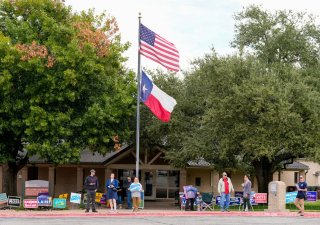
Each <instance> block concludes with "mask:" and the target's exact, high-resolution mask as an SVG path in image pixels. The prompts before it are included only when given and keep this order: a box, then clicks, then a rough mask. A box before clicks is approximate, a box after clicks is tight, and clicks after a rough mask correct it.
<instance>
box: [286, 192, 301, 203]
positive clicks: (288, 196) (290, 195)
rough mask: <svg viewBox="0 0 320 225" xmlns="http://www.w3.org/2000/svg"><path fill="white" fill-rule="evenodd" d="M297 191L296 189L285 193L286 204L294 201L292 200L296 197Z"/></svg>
mask: <svg viewBox="0 0 320 225" xmlns="http://www.w3.org/2000/svg"><path fill="white" fill-rule="evenodd" d="M297 193H298V192H297V191H293V192H287V193H286V204H288V203H291V202H294V200H295V199H296V196H297Z"/></svg>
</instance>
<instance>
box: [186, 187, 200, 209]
mask: <svg viewBox="0 0 320 225" xmlns="http://www.w3.org/2000/svg"><path fill="white" fill-rule="evenodd" d="M184 188H185V194H186V200H187V202H186V207H185V210H186V211H188V210H191V211H194V208H193V206H194V200H195V198H196V196H197V193H198V189H197V188H195V187H193V186H192V185H189V186H184Z"/></svg>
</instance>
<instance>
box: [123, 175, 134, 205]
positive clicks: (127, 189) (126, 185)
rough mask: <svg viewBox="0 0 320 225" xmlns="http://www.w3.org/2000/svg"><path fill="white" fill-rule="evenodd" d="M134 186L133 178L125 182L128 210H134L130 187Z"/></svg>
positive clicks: (128, 178)
mask: <svg viewBox="0 0 320 225" xmlns="http://www.w3.org/2000/svg"><path fill="white" fill-rule="evenodd" d="M131 184H132V181H131V177H127V180H125V181H124V182H123V188H124V189H125V190H126V195H127V209H132V199H131V191H130V185H131Z"/></svg>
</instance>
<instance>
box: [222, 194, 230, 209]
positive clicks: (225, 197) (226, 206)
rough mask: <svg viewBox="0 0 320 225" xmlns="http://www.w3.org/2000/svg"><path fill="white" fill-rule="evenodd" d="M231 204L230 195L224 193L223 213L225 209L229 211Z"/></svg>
mask: <svg viewBox="0 0 320 225" xmlns="http://www.w3.org/2000/svg"><path fill="white" fill-rule="evenodd" d="M224 201H226V202H224ZM229 203H230V194H226V193H224V192H222V193H221V199H220V208H221V211H224V209H227V210H228V209H229ZM224 206H225V207H224Z"/></svg>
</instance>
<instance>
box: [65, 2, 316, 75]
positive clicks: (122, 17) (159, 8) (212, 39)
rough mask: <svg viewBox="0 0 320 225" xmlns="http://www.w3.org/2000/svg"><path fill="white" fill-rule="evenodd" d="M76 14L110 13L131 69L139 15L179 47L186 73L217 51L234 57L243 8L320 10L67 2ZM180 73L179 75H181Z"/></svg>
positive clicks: (289, 5) (307, 5) (146, 63)
mask: <svg viewBox="0 0 320 225" xmlns="http://www.w3.org/2000/svg"><path fill="white" fill-rule="evenodd" d="M65 3H66V4H67V5H70V6H71V7H72V9H73V10H74V11H77V12H79V11H81V10H85V11H87V10H88V9H90V8H94V9H95V12H96V13H97V14H99V13H101V12H103V11H106V12H107V13H108V14H110V15H111V16H114V17H115V18H116V20H117V22H118V25H119V28H120V32H121V37H122V42H123V43H125V42H130V43H131V47H130V49H129V50H128V51H126V52H125V56H126V57H128V61H127V63H126V65H127V67H129V68H130V69H133V70H137V64H138V15H139V12H141V15H142V19H141V22H142V23H143V24H144V25H145V26H147V27H148V28H149V29H151V30H153V31H154V32H156V33H157V34H159V35H160V36H162V37H164V38H165V39H167V40H168V41H170V42H172V43H174V44H175V46H176V47H177V49H178V50H179V52H180V67H181V69H182V71H186V70H188V69H190V68H191V62H192V61H193V60H194V59H196V58H199V57H203V56H204V55H205V54H206V53H210V52H211V49H212V48H214V49H215V51H216V52H217V53H218V54H219V55H227V54H232V53H233V52H234V49H232V48H231V46H230V42H231V41H232V40H233V37H234V34H235V33H234V25H235V21H234V18H233V16H234V15H235V14H236V13H238V12H241V11H242V10H243V8H244V7H246V6H248V5H251V4H255V5H260V6H261V7H262V8H263V9H266V10H269V11H271V12H272V11H274V10H283V9H286V10H293V11H304V12H308V13H312V14H316V15H317V14H318V15H319V12H320V2H319V1H318V0H303V1H302V0H90V1H89V0H66V1H65ZM141 66H142V67H146V68H148V69H157V68H161V69H163V70H165V69H164V68H163V67H161V66H159V65H158V64H156V63H153V62H152V61H151V60H149V59H146V58H144V57H143V56H141ZM180 73H181V72H180Z"/></svg>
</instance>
